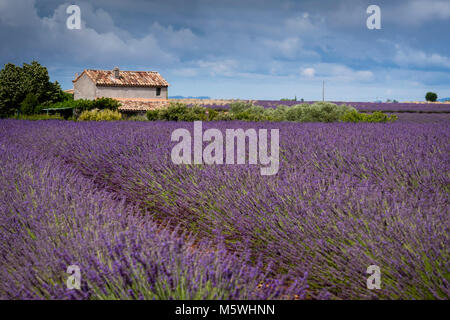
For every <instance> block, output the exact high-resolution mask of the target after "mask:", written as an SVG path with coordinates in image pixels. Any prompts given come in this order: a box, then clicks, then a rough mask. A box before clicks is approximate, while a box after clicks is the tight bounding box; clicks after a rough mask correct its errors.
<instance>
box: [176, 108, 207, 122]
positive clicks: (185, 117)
mask: <svg viewBox="0 0 450 320" xmlns="http://www.w3.org/2000/svg"><path fill="white" fill-rule="evenodd" d="M178 120H179V121H206V120H208V114H207V113H206V108H203V107H199V106H193V107H190V108H187V110H186V112H185V113H184V114H182V115H181V116H180V117H179V118H178Z"/></svg>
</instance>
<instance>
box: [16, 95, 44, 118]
mask: <svg viewBox="0 0 450 320" xmlns="http://www.w3.org/2000/svg"><path fill="white" fill-rule="evenodd" d="M38 104H39V101H38V98H37V97H36V95H35V94H34V93H31V92H30V93H28V94H27V96H26V97H25V99H24V100H23V101H22V103H21V104H20V112H21V113H22V114H26V115H30V114H33V113H34V112H35V109H36V107H37V105H38Z"/></svg>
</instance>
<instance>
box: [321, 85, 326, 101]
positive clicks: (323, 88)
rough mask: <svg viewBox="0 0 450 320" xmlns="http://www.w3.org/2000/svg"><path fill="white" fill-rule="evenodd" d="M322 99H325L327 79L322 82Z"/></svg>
mask: <svg viewBox="0 0 450 320" xmlns="http://www.w3.org/2000/svg"><path fill="white" fill-rule="evenodd" d="M322 101H325V80H323V82H322Z"/></svg>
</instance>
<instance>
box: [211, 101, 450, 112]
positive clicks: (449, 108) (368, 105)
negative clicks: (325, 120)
mask: <svg viewBox="0 0 450 320" xmlns="http://www.w3.org/2000/svg"><path fill="white" fill-rule="evenodd" d="M314 102H315V101H304V102H300V101H278V100H258V101H256V102H255V104H256V105H259V106H262V107H264V108H276V107H277V106H279V105H286V106H292V105H296V104H301V103H308V104H312V103H314ZM330 102H332V103H335V104H338V105H341V104H347V105H351V106H353V107H354V108H356V109H357V110H359V111H366V112H371V111H383V112H389V113H394V112H418V113H428V112H432V113H440V112H442V113H450V104H448V103H447V104H446V103H442V104H431V103H375V102H339V101H336V102H333V101H330ZM205 106H207V107H211V108H219V109H223V108H228V107H229V105H214V104H212V105H205Z"/></svg>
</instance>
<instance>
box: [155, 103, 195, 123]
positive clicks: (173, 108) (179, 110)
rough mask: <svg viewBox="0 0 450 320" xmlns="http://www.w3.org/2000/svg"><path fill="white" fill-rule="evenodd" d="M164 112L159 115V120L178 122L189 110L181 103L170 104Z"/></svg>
mask: <svg viewBox="0 0 450 320" xmlns="http://www.w3.org/2000/svg"><path fill="white" fill-rule="evenodd" d="M166 111H167V112H163V113H161V114H160V120H169V121H180V120H181V119H182V118H183V117H184V115H185V114H186V113H188V111H189V110H188V107H187V106H186V105H185V104H183V103H180V102H172V103H170V104H169V107H168V108H167V109H166ZM161 117H162V118H161Z"/></svg>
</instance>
